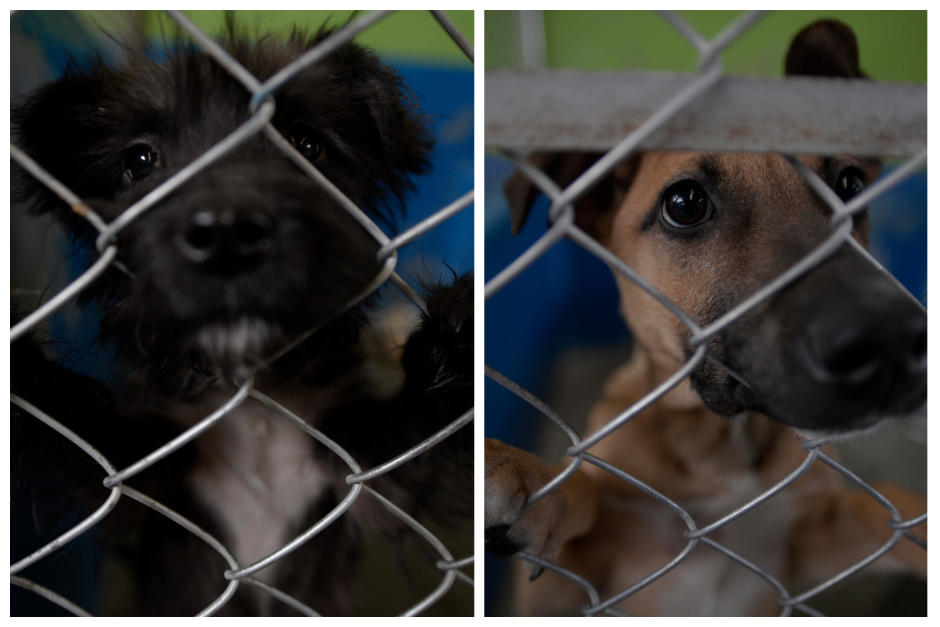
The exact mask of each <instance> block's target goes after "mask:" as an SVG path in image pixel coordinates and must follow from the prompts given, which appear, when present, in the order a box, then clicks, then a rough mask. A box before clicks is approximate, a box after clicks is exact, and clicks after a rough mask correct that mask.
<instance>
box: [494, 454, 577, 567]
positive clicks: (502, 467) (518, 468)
mask: <svg viewBox="0 0 940 627" xmlns="http://www.w3.org/2000/svg"><path fill="white" fill-rule="evenodd" d="M485 447H486V448H485V466H486V472H485V482H486V483H485V486H484V497H485V498H484V502H485V516H484V520H485V526H486V531H485V534H486V550H487V552H489V553H491V554H493V555H497V556H507V555H512V554H514V553H518V552H520V551H522V552H525V553H530V554H532V555H536V556H538V557H542V558H545V559H554V558H555V557H557V556H558V552H559V551H560V549H561V544H560V542H559V539H558V535H557V533H556V529H557V527H558V525H559V523H560V521H561V519H562V517H563V515H564V511H565V503H564V499H563V497H562V496H561V494H560V493H559V492H557V491H556V492H550V493H549V494H547V495H546V496H544V497H543V498H541V499H539V500H538V501H535V502H534V503H532V504H528V499H529V497H530V496H531V495H532V494H533V493H535V491H536V490H538V489H539V488H541V487H542V486H543V485H545V484H546V483H547V482H548V481H549V480H551V478H552V477H553V476H554V475H553V473H552V472H551V470H550V469H549V468H548V467H547V466H546V465H545V463H544V462H542V460H541V459H539V458H538V457H536V456H534V455H531V454H530V453H526V452H525V451H521V450H519V449H517V448H514V447H511V446H508V445H506V444H503V443H502V442H499V441H498V440H491V439H487V440H486V441H485ZM538 573H539V570H538V569H536V570H535V571H534V572H533V575H537V574H538Z"/></svg>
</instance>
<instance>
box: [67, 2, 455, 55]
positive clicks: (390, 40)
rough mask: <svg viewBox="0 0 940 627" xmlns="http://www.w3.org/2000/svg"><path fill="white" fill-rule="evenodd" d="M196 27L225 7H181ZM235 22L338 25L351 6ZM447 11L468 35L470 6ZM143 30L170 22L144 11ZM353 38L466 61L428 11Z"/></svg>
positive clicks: (94, 14) (117, 20)
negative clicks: (185, 8) (468, 8)
mask: <svg viewBox="0 0 940 627" xmlns="http://www.w3.org/2000/svg"><path fill="white" fill-rule="evenodd" d="M122 13H123V12H119V13H112V12H107V11H86V12H84V17H85V18H86V19H87V20H89V21H93V22H96V23H98V24H100V25H103V26H106V27H111V28H118V29H120V28H121V26H122V25H123V26H126V25H127V22H128V18H127V15H126V13H124V14H122ZM185 13H186V14H187V15H188V16H189V18H190V19H192V20H193V21H194V22H195V23H196V24H197V25H198V26H199V27H200V28H202V29H204V30H205V31H206V32H208V33H209V34H210V35H211V34H214V33H216V32H218V31H219V30H220V29H221V28H222V25H223V23H224V20H225V13H226V12H225V11H186V12H185ZM233 13H235V15H236V18H237V22H238V24H239V25H241V26H247V27H248V29H249V32H250V31H251V30H255V29H257V30H258V31H261V32H275V33H286V32H288V31H290V30H291V29H292V28H293V27H295V26H299V27H301V28H310V29H314V28H316V27H317V26H319V25H320V24H322V23H323V22H325V21H329V22H330V23H331V24H334V25H342V24H343V23H345V22H346V20H347V19H348V18H349V16H351V15H353V14H354V13H356V12H355V11H234V12H233ZM447 14H448V15H449V16H450V18H451V20H453V21H454V23H455V24H456V25H457V27H458V28H460V30H461V31H462V32H463V34H464V35H465V36H466V37H467V38H469V39H470V41H471V42H472V41H473V11H448V12H447ZM137 17H138V18H139V20H140V21H141V22H142V23H143V25H144V32H146V33H147V34H148V35H149V36H152V37H158V36H159V35H160V32H161V28H162V27H165V26H166V25H167V24H170V20H169V18H167V17H166V16H165V15H164V14H163V13H162V12H159V11H144V12H141V13H140V14H138V15H137ZM356 41H358V42H360V43H363V44H366V45H368V46H370V47H372V48H375V49H376V50H380V51H382V52H383V53H384V54H387V55H391V56H395V57H399V58H406V59H407V58H413V59H424V60H428V59H431V60H433V61H435V62H444V63H467V60H466V57H464V56H463V53H462V52H461V51H460V50H459V49H458V48H457V46H456V45H455V44H454V43H453V41H452V40H451V39H450V37H449V36H448V35H447V34H446V33H445V32H444V31H443V30H442V29H441V28H440V26H439V25H438V23H437V20H435V19H434V17H433V16H432V15H431V13H430V12H429V11H398V12H395V13H392V14H391V15H389V16H388V17H386V18H384V19H382V20H381V21H379V22H378V23H377V24H375V25H374V26H372V27H370V28H368V29H367V30H366V31H365V32H363V33H362V34H360V35H359V36H357V38H356Z"/></svg>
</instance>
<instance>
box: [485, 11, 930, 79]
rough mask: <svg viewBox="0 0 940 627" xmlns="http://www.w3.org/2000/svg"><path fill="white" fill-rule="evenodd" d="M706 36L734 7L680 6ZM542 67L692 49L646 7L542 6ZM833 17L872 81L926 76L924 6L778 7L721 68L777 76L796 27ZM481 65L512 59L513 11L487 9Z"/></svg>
mask: <svg viewBox="0 0 940 627" xmlns="http://www.w3.org/2000/svg"><path fill="white" fill-rule="evenodd" d="M680 14H681V15H682V16H683V18H684V19H685V20H686V21H688V22H689V24H691V25H692V26H693V27H694V28H695V29H696V30H698V31H699V32H700V33H702V35H703V36H705V37H708V38H711V37H713V36H714V35H716V34H717V33H718V32H720V31H721V29H722V28H723V27H724V26H725V25H726V24H728V23H729V22H731V21H732V20H734V19H735V17H737V16H738V15H739V14H740V12H739V11H681V12H680ZM544 16H545V18H544V19H545V31H546V44H547V57H548V66H549V67H554V68H579V69H588V70H594V69H598V70H599V69H644V70H667V71H669V70H671V71H692V70H694V69H695V61H696V54H695V51H694V49H693V48H692V46H691V45H689V44H688V43H687V42H686V41H685V39H684V38H683V37H682V36H681V35H679V33H678V32H677V31H676V30H675V29H674V28H673V27H672V26H670V25H669V24H667V23H666V22H665V21H664V20H663V19H662V18H661V17H660V16H659V15H657V14H656V13H654V12H652V11H546V12H545V13H544ZM823 17H834V18H837V19H840V20H842V21H844V22H845V23H847V24H849V25H850V26H851V27H852V28H853V29H854V30H855V34H856V36H857V37H858V40H859V48H860V52H861V65H862V68H863V69H864V70H865V71H866V72H867V73H868V74H869V75H870V76H871V77H872V78H874V79H876V80H883V81H905V82H915V83H925V82H926V81H927V12H926V11H778V12H773V13H770V14H768V15H766V16H765V17H764V18H763V19H761V20H760V21H759V22H758V23H757V24H755V25H754V26H753V27H752V28H751V29H750V30H748V31H747V32H746V33H745V34H744V35H743V36H742V37H741V38H740V39H739V40H737V41H736V42H735V43H733V44H732V45H731V46H730V47H729V48H728V49H727V50H726V51H725V52H724V54H723V55H722V60H723V67H724V68H725V70H726V71H728V72H732V73H740V74H750V75H758V76H779V75H780V74H782V71H783V56H784V54H785V52H786V48H787V45H788V44H789V42H790V39H791V38H792V36H793V35H794V34H795V33H796V32H797V31H798V30H799V29H800V28H802V27H803V26H805V25H807V24H809V23H810V22H812V21H814V20H817V19H820V18H823ZM485 26H486V32H485V39H484V44H485V50H486V59H485V67H487V68H499V67H513V66H515V65H517V64H518V42H517V40H516V33H517V16H516V12H514V11H487V12H486V15H485Z"/></svg>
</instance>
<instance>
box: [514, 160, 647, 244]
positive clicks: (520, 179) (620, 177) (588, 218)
mask: <svg viewBox="0 0 940 627" xmlns="http://www.w3.org/2000/svg"><path fill="white" fill-rule="evenodd" d="M602 156H604V153H601V152H537V153H534V154H532V155H530V156H529V157H528V160H529V162H530V163H531V164H532V165H534V166H535V167H537V168H538V169H539V170H541V171H542V172H544V173H545V174H546V175H547V176H548V177H549V178H551V179H552V180H553V181H555V183H557V184H558V186H559V187H561V188H562V189H564V188H565V187H567V186H568V185H570V184H571V183H572V182H574V180H575V179H577V178H578V177H579V176H581V174H583V173H584V172H585V171H586V170H587V169H588V168H590V167H591V166H592V165H594V163H595V162H596V161H597V160H598V159H600V158H601V157H602ZM638 162H639V157H638V156H637V155H634V156H631V157H629V158H627V159H626V160H625V161H623V162H621V163H619V164H618V165H617V166H616V167H615V168H614V169H613V171H611V172H609V173H608V174H606V175H605V176H603V177H602V178H601V180H599V181H597V182H596V183H595V184H594V185H593V186H591V188H590V189H589V190H588V191H587V192H586V193H585V194H584V195H583V196H581V198H580V199H578V201H577V202H575V224H577V225H578V226H579V227H581V229H583V230H584V231H586V232H587V233H589V234H590V235H592V236H593V237H595V238H596V239H598V240H599V241H601V242H605V241H606V240H607V238H608V235H609V233H610V216H611V214H612V212H613V209H614V207H615V206H616V204H617V202H618V201H619V200H620V198H621V196H622V193H623V190H624V189H625V188H626V187H628V186H629V184H630V181H631V180H632V178H633V174H634V172H635V170H636V166H637V164H638ZM503 193H504V194H505V195H506V200H507V201H508V202H509V213H510V218H511V224H512V233H513V235H515V234H516V233H518V232H519V231H520V230H521V229H522V227H523V225H524V224H525V221H526V220H527V219H528V217H529V212H530V211H531V209H532V205H533V203H535V199H536V198H537V197H538V195H539V189H538V187H537V186H536V185H535V183H533V182H532V180H531V179H530V178H529V177H528V176H526V174H525V173H524V172H523V171H522V170H516V172H514V173H513V174H512V176H510V177H509V178H508V179H507V180H506V182H505V183H504V184H503Z"/></svg>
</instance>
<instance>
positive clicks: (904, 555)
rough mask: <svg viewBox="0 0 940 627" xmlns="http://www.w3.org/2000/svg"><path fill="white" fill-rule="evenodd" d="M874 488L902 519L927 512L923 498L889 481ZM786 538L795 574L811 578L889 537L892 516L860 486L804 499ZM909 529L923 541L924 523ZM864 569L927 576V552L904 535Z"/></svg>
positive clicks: (851, 560) (824, 574) (824, 575)
mask: <svg viewBox="0 0 940 627" xmlns="http://www.w3.org/2000/svg"><path fill="white" fill-rule="evenodd" d="M874 488H875V489H876V490H878V492H879V493H881V494H882V495H883V496H884V497H885V498H887V499H888V500H889V501H891V503H893V504H894V505H895V507H897V508H898V511H899V513H900V514H901V517H902V518H904V519H909V518H913V517H914V516H917V515H918V514H921V513H923V512H926V511H927V501H926V499H924V498H923V497H921V496H918V495H916V494H913V493H911V492H908V491H907V490H905V489H903V488H900V487H898V486H896V485H894V484H891V483H877V484H875V485H874ZM801 510H802V511H803V514H802V516H800V518H799V519H797V521H796V522H795V525H794V527H793V532H792V534H791V539H790V553H791V555H792V562H791V564H792V568H793V575H794V576H796V577H802V578H805V579H807V580H810V581H820V580H823V579H825V578H828V577H831V576H832V575H834V574H835V573H836V572H838V571H839V570H840V569H842V568H845V567H847V566H848V565H849V564H852V563H854V562H856V561H858V560H860V559H862V558H863V557H864V556H865V555H867V554H869V553H871V552H873V551H875V550H876V549H877V548H879V547H880V546H882V545H884V544H885V543H886V542H888V541H889V540H890V539H891V537H892V535H893V534H894V533H895V532H894V529H892V528H891V526H890V523H891V517H890V516H889V515H888V512H887V510H886V509H885V508H884V507H882V505H881V504H880V503H879V502H878V501H876V500H875V499H873V498H872V497H871V496H870V495H868V494H867V493H865V492H863V491H861V490H846V491H841V492H833V493H831V494H829V495H828V496H827V497H820V496H818V495H817V496H816V497H815V498H813V499H812V500H809V499H807V504H806V506H805V507H803V508H801ZM910 531H911V533H912V534H913V535H915V536H918V537H920V538H921V539H923V540H924V542H926V540H927V524H926V522H925V523H921V524H920V525H917V526H916V527H913V528H912V529H911V530H910ZM863 572H865V573H874V572H907V573H912V574H915V575H919V576H921V577H926V576H927V551H926V549H924V548H922V547H920V546H917V545H916V544H915V543H914V542H912V541H910V540H909V539H907V538H901V540H900V541H899V542H898V543H897V544H896V545H895V546H894V548H893V549H891V550H890V551H889V552H888V553H887V554H886V555H885V556H884V557H882V558H880V559H878V560H876V561H875V562H873V563H872V564H871V565H869V566H868V567H866V568H865V570H864V571H863Z"/></svg>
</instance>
